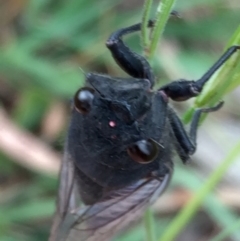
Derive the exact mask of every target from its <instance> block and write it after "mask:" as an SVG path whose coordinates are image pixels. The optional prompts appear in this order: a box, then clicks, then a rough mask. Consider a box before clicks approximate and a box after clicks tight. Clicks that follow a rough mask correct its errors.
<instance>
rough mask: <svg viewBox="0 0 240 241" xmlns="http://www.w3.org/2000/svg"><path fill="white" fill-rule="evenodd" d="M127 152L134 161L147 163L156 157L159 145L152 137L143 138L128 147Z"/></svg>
mask: <svg viewBox="0 0 240 241" xmlns="http://www.w3.org/2000/svg"><path fill="white" fill-rule="evenodd" d="M127 152H128V155H129V156H130V157H131V158H132V159H133V160H134V161H136V162H138V163H141V164H148V163H150V162H152V161H154V160H155V159H156V157H157V155H158V152H159V146H158V145H157V143H156V142H155V141H153V140H152V139H143V140H140V141H137V142H135V143H134V144H133V145H132V146H130V147H128V149H127Z"/></svg>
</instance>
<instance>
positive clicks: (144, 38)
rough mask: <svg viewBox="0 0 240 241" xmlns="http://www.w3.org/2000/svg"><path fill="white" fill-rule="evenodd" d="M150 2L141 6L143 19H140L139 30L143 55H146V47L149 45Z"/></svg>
mask: <svg viewBox="0 0 240 241" xmlns="http://www.w3.org/2000/svg"><path fill="white" fill-rule="evenodd" d="M152 2H153V1H152V0H145V2H144V6H143V17H142V29H141V31H142V32H141V36H142V46H143V49H144V53H145V55H146V51H147V47H148V45H149V38H148V31H147V29H148V20H149V16H150V11H151V6H152Z"/></svg>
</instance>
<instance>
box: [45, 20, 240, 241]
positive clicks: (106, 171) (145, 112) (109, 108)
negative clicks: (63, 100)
mask: <svg viewBox="0 0 240 241" xmlns="http://www.w3.org/2000/svg"><path fill="white" fill-rule="evenodd" d="M152 26H153V22H152V21H150V22H149V27H152ZM140 28H141V24H136V25H133V26H130V27H128V28H123V29H120V30H117V31H116V32H114V33H113V34H112V35H111V36H110V37H109V39H108V40H107V42H106V45H107V47H108V49H109V50H110V51H111V53H112V56H113V58H114V59H115V61H116V62H117V63H118V65H119V66H120V67H121V68H122V69H123V70H124V71H126V72H127V73H128V74H129V75H130V76H131V77H132V78H115V77H112V76H108V75H101V74H96V73H89V74H87V75H86V85H85V86H84V87H82V88H81V89H79V90H78V91H77V93H76V94H75V97H74V101H73V110H72V118H71V121H70V126H69V131H68V136H67V138H66V144H65V152H64V158H63V162H62V168H61V173H60V187H59V196H58V205H57V211H56V215H55V218H54V223H53V227H52V232H51V237H50V240H51V241H65V240H68V241H74V240H75V241H106V240H110V238H111V237H112V236H113V235H114V234H115V233H116V232H117V231H118V230H120V229H121V228H123V227H124V226H126V225H128V224H129V222H130V221H133V220H136V219H137V218H138V217H139V216H141V214H142V213H143V211H144V210H145V209H146V207H147V206H148V205H150V204H151V203H152V202H154V201H155V200H156V199H157V198H158V197H159V196H160V195H161V193H162V192H163V191H164V189H165V188H166V186H167V185H168V183H169V180H170V178H171V174H172V167H173V162H172V152H173V151H175V152H176V153H177V154H178V156H179V157H180V159H181V160H182V161H183V162H184V163H186V161H187V160H189V157H190V156H191V155H192V154H193V153H194V152H195V150H196V132H197V125H198V122H199V118H200V115H201V113H202V112H212V111H215V110H218V109H219V108H220V107H221V106H222V102H221V103H219V104H218V105H217V106H215V107H211V108H205V109H199V110H197V111H196V112H195V114H194V116H193V120H192V123H191V126H190V132H189V134H188V133H187V132H186V131H185V129H184V127H183V124H182V122H181V121H180V119H179V118H178V116H177V115H176V113H175V112H174V111H173V109H172V108H171V107H170V106H169V103H168V99H169V98H170V99H172V100H174V101H184V100H187V99H189V98H192V97H195V96H197V95H198V94H199V93H200V92H201V91H202V89H203V86H204V84H205V83H206V82H207V81H208V80H209V78H210V77H211V76H212V75H213V74H214V72H215V71H216V70H217V69H218V68H219V67H220V66H222V65H223V63H224V62H226V61H227V59H228V58H229V57H230V56H231V55H232V54H233V53H234V52H235V51H236V50H238V49H239V46H232V47H231V48H229V49H228V50H227V51H226V52H225V53H224V54H223V56H222V57H221V58H220V59H219V60H218V61H217V62H216V63H215V64H214V65H213V66H212V67H211V68H210V69H209V70H208V71H207V72H206V73H205V74H204V75H203V76H202V77H201V78H200V79H199V80H197V81H192V80H191V81H189V80H184V79H180V80H177V81H174V82H172V83H170V84H167V85H165V86H163V87H161V88H160V89H158V90H156V91H155V90H153V86H154V80H155V77H154V74H153V72H152V69H151V67H150V65H149V63H148V61H147V60H146V59H145V58H144V57H142V56H140V55H138V54H136V53H134V52H133V51H132V50H130V49H129V48H128V47H127V46H126V45H125V44H124V42H123V40H122V37H123V36H124V35H127V34H129V33H132V32H136V31H139V30H140Z"/></svg>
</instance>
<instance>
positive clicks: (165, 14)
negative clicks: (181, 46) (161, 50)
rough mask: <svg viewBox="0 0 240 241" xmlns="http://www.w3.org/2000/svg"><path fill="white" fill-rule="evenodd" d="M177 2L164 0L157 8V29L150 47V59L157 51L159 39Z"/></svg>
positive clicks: (154, 31)
mask: <svg viewBox="0 0 240 241" xmlns="http://www.w3.org/2000/svg"><path fill="white" fill-rule="evenodd" d="M174 3H175V0H162V1H160V3H159V5H158V8H157V16H156V21H155V27H154V29H153V33H152V40H151V43H150V47H149V58H150V59H152V58H153V55H154V53H155V51H156V49H157V45H158V42H159V38H160V36H161V35H162V33H163V31H164V28H165V26H166V23H167V21H168V18H169V15H170V13H171V10H172V8H173V5H174Z"/></svg>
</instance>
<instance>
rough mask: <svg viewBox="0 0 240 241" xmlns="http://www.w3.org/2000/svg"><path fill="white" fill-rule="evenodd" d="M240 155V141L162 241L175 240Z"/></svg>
mask: <svg viewBox="0 0 240 241" xmlns="http://www.w3.org/2000/svg"><path fill="white" fill-rule="evenodd" d="M238 155H240V142H238V143H237V144H236V146H235V147H234V148H233V150H232V151H231V152H230V153H229V155H228V156H227V157H226V159H225V160H224V161H223V162H222V163H221V164H220V166H219V167H218V168H217V169H216V170H215V171H214V172H213V173H212V175H211V176H210V177H209V178H208V179H207V181H206V182H205V183H204V185H203V186H202V188H200V190H199V191H198V192H197V193H196V195H195V196H194V197H193V198H192V199H191V200H190V201H189V203H188V205H187V206H186V207H185V208H184V209H182V211H181V212H180V213H179V214H178V215H177V217H176V218H175V219H174V220H173V222H172V223H171V224H170V226H169V227H168V229H167V230H166V232H165V233H164V234H163V236H162V237H161V238H160V239H159V240H160V241H172V240H175V238H176V236H177V235H178V233H179V232H180V231H181V230H182V229H183V228H184V227H185V225H186V224H187V223H188V222H189V220H190V219H191V218H192V217H193V215H194V214H195V213H196V212H197V210H198V208H199V207H200V205H201V203H202V201H203V200H204V198H205V197H206V196H207V194H208V193H209V192H210V191H211V190H212V189H213V188H214V187H215V185H216V184H217V183H218V182H219V180H220V179H221V178H222V176H223V175H224V173H225V172H226V170H227V169H228V168H229V166H230V165H231V164H232V163H233V161H235V160H236V157H237V156H238Z"/></svg>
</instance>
